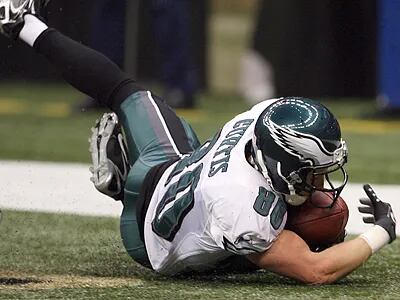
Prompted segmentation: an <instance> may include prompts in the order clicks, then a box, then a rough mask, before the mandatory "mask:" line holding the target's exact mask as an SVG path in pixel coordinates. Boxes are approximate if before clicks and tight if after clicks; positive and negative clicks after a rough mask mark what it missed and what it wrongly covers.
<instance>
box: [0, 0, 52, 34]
mask: <svg viewBox="0 0 400 300" xmlns="http://www.w3.org/2000/svg"><path fill="white" fill-rule="evenodd" d="M49 1H50V0H1V1H0V30H1V32H2V33H3V34H4V35H6V36H8V37H9V38H12V39H14V40H15V39H17V38H18V36H19V33H20V32H21V30H22V27H23V26H24V23H25V22H24V15H25V14H27V13H28V14H32V15H41V13H42V11H43V9H44V8H45V7H46V5H47V3H48V2H49Z"/></svg>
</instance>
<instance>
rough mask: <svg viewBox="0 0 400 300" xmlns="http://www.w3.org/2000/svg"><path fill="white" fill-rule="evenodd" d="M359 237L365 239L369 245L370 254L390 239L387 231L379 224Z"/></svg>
mask: <svg viewBox="0 0 400 300" xmlns="http://www.w3.org/2000/svg"><path fill="white" fill-rule="evenodd" d="M360 238H362V239H363V240H364V241H366V242H367V244H368V245H369V246H370V247H371V249H372V254H374V253H375V252H376V251H378V250H379V249H381V248H382V247H383V246H386V245H387V244H389V241H390V236H389V233H388V232H387V231H386V230H385V229H383V228H382V227H381V226H379V225H375V226H374V227H372V228H371V229H370V230H368V231H367V232H364V233H363V234H361V235H360Z"/></svg>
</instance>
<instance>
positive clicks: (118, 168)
mask: <svg viewBox="0 0 400 300" xmlns="http://www.w3.org/2000/svg"><path fill="white" fill-rule="evenodd" d="M89 144H90V147H89V151H90V153H91V156H92V164H93V165H92V166H91V167H90V171H91V172H92V174H93V176H92V177H91V178H90V180H91V181H92V182H93V183H94V186H95V187H96V189H97V190H98V191H99V192H101V193H103V194H106V195H108V196H110V197H113V198H114V199H115V200H122V199H123V197H124V185H125V181H126V178H127V176H128V171H129V168H130V167H129V163H128V157H127V153H128V151H127V146H126V144H125V139H124V137H123V135H122V131H121V126H120V124H119V122H118V117H117V115H116V114H115V113H105V114H104V115H103V117H102V118H101V119H100V120H97V121H96V125H95V126H94V127H93V128H92V135H91V137H90V138H89Z"/></svg>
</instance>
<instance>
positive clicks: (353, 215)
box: [0, 161, 400, 234]
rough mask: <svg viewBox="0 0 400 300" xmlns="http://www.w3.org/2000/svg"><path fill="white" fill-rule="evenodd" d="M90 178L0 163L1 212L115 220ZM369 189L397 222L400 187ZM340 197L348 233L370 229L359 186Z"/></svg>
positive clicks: (60, 167)
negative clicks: (389, 208)
mask: <svg viewBox="0 0 400 300" xmlns="http://www.w3.org/2000/svg"><path fill="white" fill-rule="evenodd" d="M89 177H90V172H89V165H85V164H73V163H48V162H31V161H21V162H16V161H0V208H3V209H15V210H29V211H44V212H55V213H71V214H79V215H95V216H111V217H118V216H119V215H120V213H121V211H122V204H121V202H119V201H114V200H113V199H111V198H109V197H107V196H105V195H103V194H101V193H99V192H98V191H97V190H96V189H95V188H94V186H93V184H92V183H91V182H90V181H89ZM372 186H373V188H374V190H375V191H376V192H377V194H378V196H379V197H380V198H381V199H382V200H384V201H386V202H390V204H391V205H392V208H393V210H394V213H395V215H396V217H397V220H400V200H399V197H400V196H399V195H400V186H399V185H372ZM342 196H343V199H345V200H346V203H347V205H348V207H349V212H350V214H349V222H348V224H347V227H346V228H347V230H348V232H349V233H356V234H357V233H362V232H364V231H366V230H367V229H368V228H370V227H371V226H370V225H366V224H364V223H363V222H362V217H361V215H360V213H359V212H358V210H357V207H358V199H359V198H360V197H364V191H363V189H362V184H361V183H350V184H348V185H347V186H346V188H345V190H344V191H343V193H342ZM397 232H398V233H400V226H399V223H398V224H397Z"/></svg>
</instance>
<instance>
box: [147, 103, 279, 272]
mask: <svg viewBox="0 0 400 300" xmlns="http://www.w3.org/2000/svg"><path fill="white" fill-rule="evenodd" d="M274 101H276V99H273V100H268V101H264V102H262V103H260V104H257V105H256V106H254V107H253V108H252V109H251V110H249V111H247V112H244V113H242V114H240V115H238V116H236V117H235V118H234V119H232V120H231V121H229V122H228V123H226V124H225V126H224V127H223V128H222V130H221V132H220V134H219V135H218V136H217V137H215V138H214V139H213V140H212V141H210V142H209V143H206V144H204V145H203V146H202V147H201V148H199V149H197V150H196V151H195V152H193V153H192V154H190V155H186V156H184V157H183V158H182V159H181V160H179V161H178V162H176V163H174V164H173V165H171V166H170V167H169V168H168V169H167V170H166V171H165V173H164V174H163V176H162V177H161V179H160V181H159V182H158V184H157V187H156V189H155V191H154V193H153V195H152V199H151V202H150V205H149V208H148V211H147V214H146V218H145V224H144V233H145V244H146V249H147V252H148V255H149V259H150V262H151V265H152V267H153V269H154V270H155V271H157V272H160V273H163V274H175V273H178V272H181V271H188V270H196V271H204V270H208V269H212V268H214V267H215V266H216V265H217V264H218V263H219V262H221V261H222V260H224V259H226V258H228V257H230V256H232V255H234V254H238V255H246V254H250V253H254V252H263V251H265V250H267V249H268V248H269V247H270V246H271V244H272V242H273V241H274V240H275V239H276V237H277V236H278V234H279V233H280V232H281V231H282V230H283V228H284V226H285V223H286V204H285V203H284V200H283V199H282V197H281V196H280V194H276V193H274V192H273V190H272V189H271V187H270V186H269V185H268V183H267V181H266V180H265V178H264V177H263V176H262V175H261V173H260V172H258V171H257V170H256V169H254V168H253V167H252V166H251V165H250V164H249V162H248V161H247V160H246V157H245V146H246V144H247V143H248V142H249V141H250V140H251V139H252V136H253V132H254V126H255V123H256V121H257V119H258V116H259V115H260V114H261V113H262V111H263V110H264V109H265V108H266V107H267V106H268V105H270V104H271V103H273V102H274Z"/></svg>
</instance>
